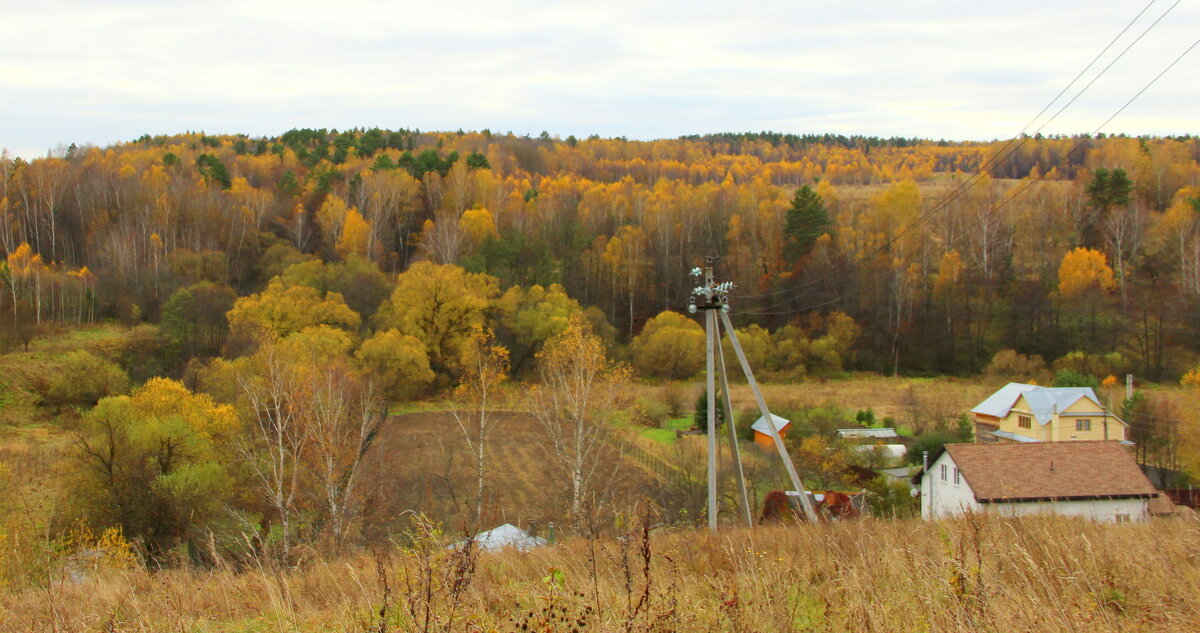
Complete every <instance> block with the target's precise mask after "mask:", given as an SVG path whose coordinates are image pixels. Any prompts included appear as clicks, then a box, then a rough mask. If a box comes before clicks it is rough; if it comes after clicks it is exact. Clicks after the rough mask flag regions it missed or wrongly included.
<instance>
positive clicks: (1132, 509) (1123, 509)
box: [983, 499, 1148, 523]
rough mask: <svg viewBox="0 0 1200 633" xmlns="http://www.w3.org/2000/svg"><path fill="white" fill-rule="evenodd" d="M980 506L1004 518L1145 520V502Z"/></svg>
mask: <svg viewBox="0 0 1200 633" xmlns="http://www.w3.org/2000/svg"><path fill="white" fill-rule="evenodd" d="M983 507H984V508H986V509H990V510H991V511H993V512H1000V513H1003V514H1004V515H1006V516H1026V515H1030V514H1058V515H1061V516H1072V517H1084V518H1087V519H1091V520H1093V521H1101V522H1104V523H1114V522H1116V521H1117V516H1118V515H1124V516H1125V517H1127V518H1126V519H1125V520H1127V521H1145V520H1146V517H1147V516H1148V513H1147V512H1146V500H1145V499H1093V500H1089V501H1031V502H1025V503H988V504H983Z"/></svg>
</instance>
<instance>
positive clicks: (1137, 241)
mask: <svg viewBox="0 0 1200 633" xmlns="http://www.w3.org/2000/svg"><path fill="white" fill-rule="evenodd" d="M1198 158H1200V142H1198V141H1197V140H1196V139H1194V138H1126V137H1109V138H1084V137H1056V138H1021V139H1018V140H1016V141H1014V142H1010V143H1000V142H997V143H951V142H944V141H942V142H932V141H924V140H918V139H902V138H894V139H878V138H859V137H849V138H848V137H839V136H803V137H801V136H794V135H781V134H770V133H762V134H718V135H710V136H704V137H688V138H681V139H677V140H661V141H653V142H636V141H627V140H624V139H601V138H590V139H586V140H578V139H576V138H574V137H570V138H567V139H565V140H563V139H558V138H551V137H549V136H548V135H543V136H541V137H539V138H530V137H516V136H513V135H511V134H509V135H499V134H493V133H490V132H488V131H484V132H482V133H463V132H458V133H437V134H435V133H424V132H419V131H409V130H399V131H385V130H379V129H371V130H348V131H344V132H338V131H336V130H334V131H330V130H309V129H301V130H291V131H289V132H286V133H284V134H282V135H281V136H279V137H277V138H247V137H244V136H207V135H205V134H186V135H179V136H171V137H149V136H147V137H143V138H141V139H138V140H136V141H134V142H130V143H125V144H121V145H117V146H113V147H108V148H96V147H87V148H78V147H70V148H66V149H64V150H62V151H59V152H57V153H55V155H53V156H50V157H47V158H43V159H38V160H33V161H31V162H26V161H23V160H19V159H18V160H13V159H7V158H6V159H4V160H3V161H0V188H2V189H0V248H2V249H3V251H4V253H5V254H6V255H7V264H6V266H5V268H4V270H3V276H2V279H3V284H4V289H5V292H4V293H3V298H2V299H0V301H2V302H3V304H4V305H3V308H4V309H3V310H0V314H2V315H5V316H4V317H3V318H5V319H6V320H7V321H6V322H7V323H8V324H9V325H10V326H11V327H7V328H6V330H7V331H8V332H9V336H10V337H15V338H16V339H22V337H28V336H31V335H33V330H34V329H36V327H37V326H38V325H39V324H46V323H78V322H87V321H95V320H101V319H109V318H115V319H120V320H123V321H125V322H127V323H140V322H147V323H161V324H162V325H163V327H164V328H165V329H166V330H169V331H170V332H172V333H173V334H172V336H173V348H172V353H171V354H170V355H169V356H170V358H169V359H167V358H164V362H165V365H164V367H162V368H161V369H162V371H163V373H165V374H168V375H175V376H179V375H180V373H181V371H182V369H183V368H184V366H185V365H186V364H187V362H188V360H189V359H191V358H194V357H196V358H205V357H212V356H215V355H219V354H221V353H222V351H223V350H224V352H225V353H229V352H230V350H231V349H233V348H236V347H237V346H238V345H239V344H240V343H239V341H241V339H240V338H239V337H238V335H237V331H238V329H237V327H236V326H237V324H238V321H239V319H241V320H253V318H252V317H251V316H249V315H248V312H250V311H251V309H250V307H249V306H250V304H249V303H245V302H255V301H258V302H271V303H272V304H275V303H276V301H277V300H279V301H280V305H275V306H274V307H273V308H272V309H279V310H288V309H296V310H299V311H301V312H304V313H306V314H307V316H308V317H310V318H316V319H317V322H321V323H326V324H328V325H336V326H339V327H345V328H346V329H348V330H351V331H353V332H355V333H356V334H369V333H370V332H372V331H376V330H377V329H380V328H385V327H392V326H396V325H400V323H399V321H398V320H397V319H399V320H402V319H403V317H400V316H398V315H396V314H395V310H396V309H397V306H395V305H394V303H395V302H396V300H397V299H398V298H397V297H390V299H389V296H390V295H392V293H393V287H394V286H395V282H396V279H397V277H396V275H400V279H403V278H404V277H405V271H411V270H412V267H413V265H414V263H416V262H427V263H426V264H425V265H426V266H429V265H433V266H453V267H456V268H454V269H449V268H438V269H437V270H439V271H442V272H441V273H439V274H445V275H453V276H456V277H455V278H456V279H459V278H461V279H466V280H470V281H469V282H467V283H465V284H460V283H458V282H454V285H455V288H456V289H467V288H470V289H471V292H472V294H473V298H474V299H477V300H478V301H480V302H481V303H480V307H481V310H482V311H483V312H485V313H487V315H488V318H489V319H491V320H492V321H495V322H496V323H497V324H498V325H499V329H500V330H502V332H501V334H502V336H503V337H505V338H506V342H508V343H510V344H514V343H516V344H517V345H518V347H522V348H523V349H522V350H519V351H518V352H517V353H516V356H518V358H516V359H515V361H516V363H517V365H518V366H520V367H524V366H525V360H526V358H527V357H528V356H529V355H530V354H531V353H532V352H533V351H535V350H534V348H536V347H537V345H538V344H539V340H544V334H545V333H540V334H538V333H533V332H530V331H522V326H521V325H517V324H518V322H522V319H521V318H520V316H519V315H520V312H521V311H522V309H524V308H525V307H526V306H531V305H534V304H537V305H541V306H544V309H547V310H559V311H563V310H567V309H568V307H567V306H568V304H569V305H570V306H571V308H570V309H579V310H582V309H587V310H589V311H590V312H589V314H590V315H591V316H590V318H591V319H592V321H593V322H595V323H597V324H601V327H600V329H601V330H603V331H606V332H609V333H608V334H607V336H608V337H609V340H610V342H613V343H617V344H620V345H626V344H628V343H629V342H630V341H631V339H632V338H633V337H634V336H635V335H637V334H638V333H639V332H640V331H641V330H642V328H643V326H644V324H645V323H646V322H647V321H648V320H649V319H650V318H652V317H654V316H655V315H657V314H659V313H660V312H662V311H666V310H673V311H678V312H683V311H684V309H685V308H686V305H687V301H688V296H689V294H690V292H691V288H692V286H693V285H694V284H693V281H694V280H692V279H691V278H690V277H689V276H688V271H689V270H690V269H691V268H692V267H693V266H695V265H697V263H699V262H700V261H702V258H703V257H704V256H707V255H714V256H719V257H720V260H719V262H718V264H717V274H718V276H719V277H722V278H725V279H728V280H730V281H733V282H734V283H735V284H736V287H735V289H734V290H733V292H732V295H731V299H732V307H733V311H732V316H733V318H734V320H735V323H736V324H737V325H738V326H739V327H747V328H754V329H753V330H752V331H753V333H754V335H755V336H757V337H759V338H762V337H766V336H770V337H773V342H774V344H773V345H772V346H771V347H772V348H773V349H774V350H775V351H776V352H778V354H776V356H777V357H772V358H769V359H763V360H764V362H765V363H766V365H767V367H768V368H769V371H772V372H776V373H780V374H788V375H802V374H804V373H806V372H807V373H820V372H830V371H833V372H837V371H846V370H869V371H875V372H881V373H900V374H926V375H931V374H957V375H970V374H974V373H977V372H979V371H980V370H982V369H983V368H984V366H986V365H987V363H988V362H989V361H990V360H991V359H992V357H993V356H994V355H995V353H996V352H997V351H1000V350H1002V349H1011V350H1015V351H1016V352H1018V353H1019V354H1022V355H1037V356H1040V357H1041V358H1042V359H1044V360H1045V362H1047V363H1052V362H1053V361H1055V360H1057V359H1061V358H1063V357H1065V356H1067V355H1069V354H1075V358H1076V359H1077V360H1078V363H1077V364H1079V363H1082V364H1084V365H1089V367H1090V369H1091V370H1092V373H1096V374H1101V375H1104V374H1109V373H1117V374H1120V373H1124V372H1133V373H1135V374H1137V375H1139V376H1142V377H1144V378H1146V379H1149V380H1156V381H1158V380H1177V379H1178V378H1179V377H1180V376H1181V375H1182V374H1184V373H1185V372H1186V371H1187V370H1188V369H1190V368H1191V367H1192V366H1194V365H1195V360H1196V355H1197V352H1198V351H1200V332H1197V331H1196V329H1195V328H1194V327H1193V326H1192V324H1193V323H1194V322H1195V315H1196V314H1198V313H1200V301H1198V299H1200V188H1197V187H1198V186H1200V182H1198V180H1200V165H1198V163H1197V159H1198ZM297 265H299V266H297ZM451 270H453V272H450V271H451ZM409 274H410V275H411V274H412V273H409ZM401 285H404V284H403V282H402V283H401ZM302 289H303V290H302ZM302 292H303V293H305V295H306V298H301V297H300V296H299V294H300V293H302ZM331 292H336V293H338V295H339V296H340V299H337V300H331V299H329V297H330V296H331V295H330V294H329V293H331ZM289 293H291V294H290V295H289V296H287V297H286V299H285V295H288V294H289ZM531 293H533V294H537V295H538V297H534V296H532V294H531ZM543 294H544V295H545V298H544V299H543V298H541V296H542V295H543ZM272 295H274V297H272ZM308 295H312V296H308ZM238 297H249V298H248V299H246V300H244V301H243V302H242V303H239V307H238V309H237V310H235V312H234V313H231V314H230V319H229V321H228V322H227V321H226V319H225V312H227V311H228V310H229V309H231V308H233V307H234V302H235V300H236V299H237V298H238ZM304 301H317V302H319V301H324V302H325V304H321V305H325V306H326V307H327V308H329V314H328V315H326V316H321V317H315V315H316V314H318V313H321V314H325V313H324V312H320V311H316V312H314V311H312V310H310V309H309V308H308V307H301V306H308V305H309V304H306V303H303V302H304ZM555 302H559V303H555ZM334 303H336V304H339V305H338V308H339V309H341V310H342V311H343V312H344V313H338V310H337V309H334V306H333V305H326V304H334ZM522 304H525V305H522ZM546 306H553V307H546ZM381 308H382V312H381ZM562 313H563V314H565V312H562ZM835 313H836V314H840V315H848V316H849V317H850V319H851V320H852V321H853V323H854V324H855V325H856V326H857V327H858V328H859V329H860V332H859V333H858V335H857V336H856V337H855V341H854V342H853V345H852V346H850V347H848V348H847V349H845V350H841V351H842V352H844V353H843V354H841V355H838V354H834V356H837V358H831V355H830V354H822V352H821V350H820V349H814V348H813V346H812V344H811V342H810V341H816V340H819V339H820V337H822V336H824V335H825V334H826V333H827V332H826V328H827V326H826V322H827V316H828V315H830V314H835ZM502 315H507V316H506V317H505V316H502ZM235 317H236V318H235ZM279 318H286V317H285V316H283V315H280V316H279ZM530 320H531V319H524V322H525V323H526V324H528V322H529V321H530ZM230 325H233V326H235V327H234V328H233V329H232V330H231V329H230V327H229V326H230ZM297 327H299V324H297ZM525 327H528V325H526V326H525ZM758 328H761V329H758ZM534 329H536V328H534ZM401 331H404V329H403V327H401ZM414 333H415V332H406V334H414ZM539 337H540V339H539ZM518 339H519V343H518ZM425 343H426V344H427V345H428V344H429V343H430V341H428V340H426V341H425ZM785 349H788V350H792V351H791V352H789V353H788V355H787V356H786V357H784V356H782V355H780V354H783V351H782V350H785ZM445 352H446V349H439V348H438V346H436V345H435V346H434V347H433V348H431V349H429V350H428V353H429V354H430V361H431V362H432V364H433V366H434V369H435V372H436V373H439V374H442V375H445V376H450V374H452V373H453V372H449V373H447V370H448V365H447V364H446V362H447V361H446V359H444V358H443V357H442V356H443V355H444V353H445ZM1081 355H1082V356H1083V357H1084V358H1082V360H1079V358H1080V356H1081ZM1093 365H1094V367H1093ZM676 377H677V376H676Z"/></svg>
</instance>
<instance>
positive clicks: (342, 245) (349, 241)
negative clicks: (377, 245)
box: [337, 208, 371, 259]
mask: <svg viewBox="0 0 1200 633" xmlns="http://www.w3.org/2000/svg"><path fill="white" fill-rule="evenodd" d="M370 244H371V227H370V226H369V225H368V224H367V221H366V220H364V219H363V216H362V214H361V213H359V212H358V209H354V208H351V209H349V210H348V211H346V218H345V220H343V222H342V235H341V237H339V238H338V241H337V253H338V256H339V257H341V258H342V259H348V258H350V257H351V256H353V255H357V256H359V257H364V258H365V257H366V256H367V252H368V251H369V250H370V248H369V247H370Z"/></svg>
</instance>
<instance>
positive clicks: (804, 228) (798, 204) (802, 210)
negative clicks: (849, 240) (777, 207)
mask: <svg viewBox="0 0 1200 633" xmlns="http://www.w3.org/2000/svg"><path fill="white" fill-rule="evenodd" d="M831 224H833V222H832V220H830V218H829V213H828V212H827V211H826V210H825V203H824V202H823V201H822V200H821V196H819V195H817V192H816V191H813V189H812V187H809V186H808V185H804V186H803V187H800V188H799V189H797V190H796V195H795V196H794V197H793V198H792V206H791V208H789V209H788V212H787V219H786V221H785V223H784V227H783V236H784V237H783V239H784V244H783V256H784V258H785V259H786V260H787V262H788V263H789V264H794V263H796V260H798V259H800V258H801V257H804V256H805V255H807V254H808V252H809V251H810V250H812V246H813V244H814V243H816V241H817V238H819V237H821V236H822V235H823V234H825V233H826V232H827V231H828V229H829V227H830V225H831Z"/></svg>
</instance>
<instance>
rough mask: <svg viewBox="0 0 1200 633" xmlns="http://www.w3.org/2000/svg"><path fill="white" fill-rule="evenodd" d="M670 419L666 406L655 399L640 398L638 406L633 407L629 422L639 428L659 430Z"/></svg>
mask: <svg viewBox="0 0 1200 633" xmlns="http://www.w3.org/2000/svg"><path fill="white" fill-rule="evenodd" d="M670 417H671V416H670V412H669V411H668V408H667V405H666V404H664V403H662V402H659V401H658V400H655V399H654V398H638V401H637V404H635V405H633V410H632V411H631V413H630V416H629V420H630V422H633V423H634V424H637V425H638V426H645V427H649V428H652V429H657V428H660V427H661V426H662V425H663V423H664V422H666V421H667V419H668V418H670Z"/></svg>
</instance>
